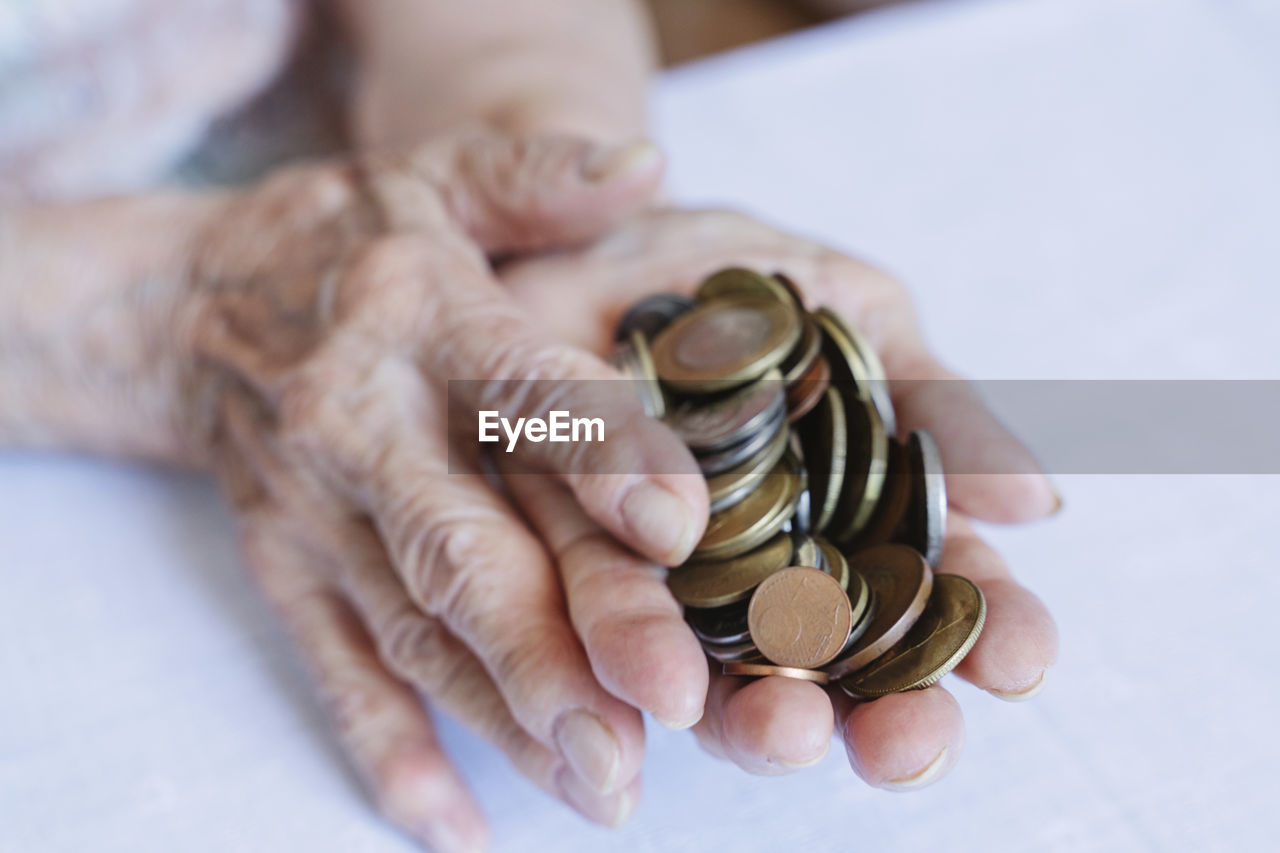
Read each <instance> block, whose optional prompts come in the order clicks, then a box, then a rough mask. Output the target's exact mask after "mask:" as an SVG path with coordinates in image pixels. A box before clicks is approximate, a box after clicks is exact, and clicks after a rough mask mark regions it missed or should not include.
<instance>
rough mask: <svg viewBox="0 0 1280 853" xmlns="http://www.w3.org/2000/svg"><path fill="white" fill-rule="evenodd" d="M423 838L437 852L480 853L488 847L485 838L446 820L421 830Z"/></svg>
mask: <svg viewBox="0 0 1280 853" xmlns="http://www.w3.org/2000/svg"><path fill="white" fill-rule="evenodd" d="M423 835H424V836H425V840H426V842H427V844H428V845H430V847H431V849H432V850H435V851H437V853H481V851H483V850H485V849H487V848H488V843H487V840H486V838H485V837H484V836H483V835H481V836H478V837H477V836H476V835H475V834H474V833H466V832H464V831H462V830H461V829H460V828H459V827H456V826H452V825H451V824H449V823H448V822H441V823H437V824H433V825H432V826H430V827H427V828H426V830H425V832H423Z"/></svg>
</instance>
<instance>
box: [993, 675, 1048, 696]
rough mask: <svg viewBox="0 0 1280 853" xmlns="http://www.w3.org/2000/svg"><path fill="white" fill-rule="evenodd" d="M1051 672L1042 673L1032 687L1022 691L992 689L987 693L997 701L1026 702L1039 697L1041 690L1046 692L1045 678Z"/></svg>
mask: <svg viewBox="0 0 1280 853" xmlns="http://www.w3.org/2000/svg"><path fill="white" fill-rule="evenodd" d="M1048 674H1049V670H1047V669H1046V670H1044V671H1043V672H1041V673H1040V677H1039V678H1037V679H1036V680H1035V682H1034V683H1033V684H1032V685H1031V686H1030V687H1025V688H1023V689H1022V690H995V689H991V690H988V691H987V692H988V693H990V694H991V695H992V696H995V697H996V698H997V699H1003V700H1004V701H1006V702H1025V701H1027V700H1028V699H1030V698H1032V697H1034V696H1037V695H1038V694H1039V693H1040V691H1041V690H1044V682H1045V677H1046V676H1048Z"/></svg>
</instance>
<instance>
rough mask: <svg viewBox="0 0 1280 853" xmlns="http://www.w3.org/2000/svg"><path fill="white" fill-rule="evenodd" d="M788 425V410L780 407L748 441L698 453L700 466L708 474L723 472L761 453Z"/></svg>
mask: <svg viewBox="0 0 1280 853" xmlns="http://www.w3.org/2000/svg"><path fill="white" fill-rule="evenodd" d="M786 425H787V410H786V408H785V407H784V408H782V409H779V410H778V411H777V414H776V415H775V416H774V417H773V419H772V420H770V421H769V422H768V423H766V424H765V425H764V426H763V427H762V428H761V429H760V431H759V432H756V433H754V434H753V435H751V436H749V437H748V438H747V440H746V441H743V442H741V443H739V444H736V445H734V446H733V447H729V448H726V449H724V450H720V451H717V452H716V453H707V454H697V456H696V458H697V460H698V468H699V469H700V470H701V471H702V473H703V474H705V475H707V476H711V475H713V474H722V473H724V472H725V471H728V470H729V469H730V468H732V467H733V466H735V465H738V464H740V463H742V462H744V461H746V460H747V459H749V458H750V457H752V456H754V455H755V454H756V453H759V452H760V451H761V450H762V449H763V448H764V446H765V445H767V444H768V443H769V441H770V440H771V439H772V438H773V437H774V436H775V435H777V434H778V430H780V429H785V428H786Z"/></svg>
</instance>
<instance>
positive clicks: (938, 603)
mask: <svg viewBox="0 0 1280 853" xmlns="http://www.w3.org/2000/svg"><path fill="white" fill-rule="evenodd" d="M986 618H987V603H986V599H985V598H984V597H983V595H982V590H980V589H978V587H977V586H976V585H975V584H974V583H973V581H971V580H969V579H968V578H962V577H960V576H959V575H948V574H940V575H938V576H936V577H935V578H934V579H933V594H932V595H931V596H929V605H928V607H926V608H925V610H924V613H922V614H921V615H920V618H919V619H918V620H917V621H916V624H915V625H913V626H912V628H911V630H910V631H908V632H907V635H906V636H905V637H903V638H902V639H901V640H900V641H898V642H897V643H896V644H895V645H894V646H893V647H892V648H891V649H889V650H888V651H886V652H885V653H884V654H883V655H881V656H880V657H879V658H877V659H876V660H875V661H873V662H872V663H871V664H870V665H869V666H866V667H864V668H863V669H861V670H859V671H858V672H855V673H853V674H852V675H849V676H846V677H845V678H843V679H841V681H840V687H841V688H842V689H843V690H844V692H846V693H848V694H849V695H850V696H853V697H854V698H856V699H874V698H875V697H877V696H884V695H886V694H888V693H901V692H902V691H904V690H922V689H924V688H925V687H928V686H929V685H931V684H936V683H937V682H938V681H939V680H940V679H941V678H942V677H943V676H944V675H946V674H947V673H948V672H950V671H951V670H953V669H955V668H956V665H957V664H958V663H960V661H962V660H964V657H965V655H967V654H968V653H969V650H970V649H972V648H973V644H974V643H976V642H977V641H978V637H979V635H980V634H981V633H982V626H983V625H984V624H985V623H986Z"/></svg>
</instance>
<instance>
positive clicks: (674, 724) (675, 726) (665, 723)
mask: <svg viewBox="0 0 1280 853" xmlns="http://www.w3.org/2000/svg"><path fill="white" fill-rule="evenodd" d="M702 711H703V709H702V708H699V709H698V713H697V714H695V715H694V716H692V717H690V718H689V719H687V720H667V719H664V718H662V717H659V716H658V715H657V714H654V715H653V719H654V720H655V721H657V723H658V725H660V726H662V727H663V728H666V729H671V731H673V732H681V731H684V730H685V729H691V728H693V727H694V726H696V725H697V724H698V722H699V721H700V720H701V719H702Z"/></svg>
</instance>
